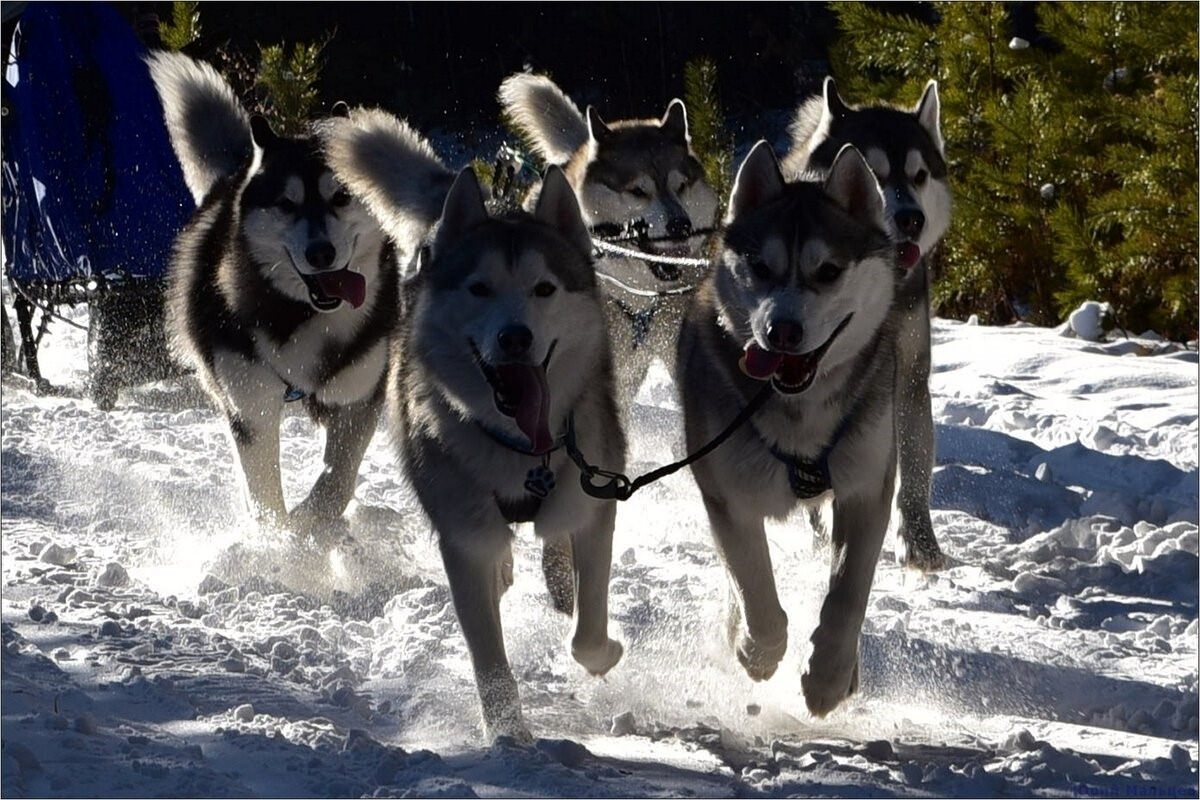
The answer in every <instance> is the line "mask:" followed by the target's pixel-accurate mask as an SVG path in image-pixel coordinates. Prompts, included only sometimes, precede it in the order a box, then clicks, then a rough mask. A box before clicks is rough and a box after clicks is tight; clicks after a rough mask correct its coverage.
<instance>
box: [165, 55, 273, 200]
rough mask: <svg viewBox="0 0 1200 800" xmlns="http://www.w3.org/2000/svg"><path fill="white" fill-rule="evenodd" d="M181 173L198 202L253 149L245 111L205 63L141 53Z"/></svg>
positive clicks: (185, 58)
mask: <svg viewBox="0 0 1200 800" xmlns="http://www.w3.org/2000/svg"><path fill="white" fill-rule="evenodd" d="M146 63H147V64H148V65H149V66H150V76H151V77H152V78H153V79H154V85H155V87H157V89H158V96H159V98H160V99H161V100H162V104H163V111H164V113H165V116H166V120H167V132H168V133H169V134H170V136H171V146H172V147H174V149H175V155H176V157H178V158H179V165H180V166H181V167H182V168H183V179H184V182H185V183H187V187H188V189H189V190H190V191H191V193H192V197H193V198H194V199H195V200H196V204H197V205H199V204H200V203H201V202H202V201H203V200H204V198H205V197H206V196H207V195H208V193H209V190H211V189H212V187H213V186H214V185H215V184H216V183H217V181H219V180H221V179H222V178H226V177H228V176H230V175H232V174H233V173H234V172H236V171H237V170H238V169H239V168H240V167H241V166H242V164H243V162H244V161H245V160H246V159H247V158H248V157H249V156H250V155H251V153H252V152H253V146H252V144H251V138H250V117H249V115H248V114H247V113H246V111H245V109H243V108H242V104H241V103H239V102H238V99H237V96H236V95H235V94H234V93H233V90H232V89H231V88H229V84H227V83H226V82H225V80H224V79H223V78H222V77H221V76H220V75H219V74H217V71H216V70H215V69H213V68H212V67H210V66H209V65H208V64H204V63H201V62H199V61H193V60H192V59H190V58H188V57H187V56H185V55H182V54H181V53H169V52H157V53H154V54H152V55H149V56H147V57H146Z"/></svg>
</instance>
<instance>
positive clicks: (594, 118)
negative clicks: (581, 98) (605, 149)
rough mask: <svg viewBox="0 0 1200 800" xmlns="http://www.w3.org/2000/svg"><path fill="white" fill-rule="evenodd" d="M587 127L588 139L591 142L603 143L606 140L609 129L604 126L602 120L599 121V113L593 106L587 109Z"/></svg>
mask: <svg viewBox="0 0 1200 800" xmlns="http://www.w3.org/2000/svg"><path fill="white" fill-rule="evenodd" d="M587 126H588V138H589V139H591V140H592V141H593V142H603V141H604V140H605V139H607V138H608V135H609V133H611V132H612V131H611V129H610V128H609V127H608V126H607V125H605V124H604V120H602V119H600V112H598V111H596V107H595V106H588V107H587Z"/></svg>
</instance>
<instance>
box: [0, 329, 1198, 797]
mask: <svg viewBox="0 0 1200 800" xmlns="http://www.w3.org/2000/svg"><path fill="white" fill-rule="evenodd" d="M76 319H77V320H79V321H85V320H86V312H83V311H80V312H77V313H76ZM85 338H86V337H85V335H84V334H82V333H81V332H78V331H75V330H73V329H69V328H67V327H65V326H61V325H58V326H55V328H54V330H53V331H52V333H51V334H50V335H49V336H48V338H47V340H46V342H47V344H46V348H45V350H44V355H43V363H44V366H45V370H46V373H47V376H48V377H49V378H50V379H51V381H52V382H53V383H54V384H55V385H57V386H60V387H64V393H63V394H62V395H60V396H37V395H35V394H33V393H31V392H30V391H29V390H28V387H26V386H25V385H24V384H22V383H21V382H20V380H19V379H17V380H15V381H12V382H9V383H7V384H6V385H5V387H4V396H3V459H2V476H0V477H2V481H3V500H2V506H0V510H2V513H3V557H4V566H3V577H4V600H3V641H4V650H3V675H4V682H3V697H2V700H3V745H4V746H3V761H4V763H3V778H2V780H3V784H2V789H3V793H4V794H5V796H13V797H16V796H22V795H28V796H34V795H39V796H40V795H48V796H87V795H93V796H150V795H204V796H238V795H250V796H294V797H304V796H322V795H325V796H361V795H375V796H439V795H440V796H470V795H471V794H477V795H479V796H529V795H534V796H668V795H670V796H678V795H693V796H774V795H778V796H783V795H794V794H805V795H808V794H827V795H879V794H882V795H903V796H929V795H976V796H978V795H999V794H1038V795H1078V794H1087V793H1091V794H1104V795H1111V794H1119V795H1131V794H1142V795H1145V794H1148V793H1155V794H1156V795H1157V796H1195V794H1196V792H1197V763H1196V755H1197V742H1196V740H1197V727H1198V723H1197V639H1198V634H1197V574H1198V570H1197V565H1198V563H1200V562H1198V560H1197V555H1196V554H1197V525H1196V522H1197V397H1196V391H1197V358H1196V353H1195V351H1194V350H1184V349H1181V348H1178V347H1172V346H1169V345H1164V344H1162V343H1158V342H1155V341H1152V340H1149V339H1142V340H1130V341H1125V340H1122V341H1117V342H1111V343H1099V344H1096V343H1087V342H1083V341H1080V340H1076V339H1071V338H1064V337H1062V336H1060V335H1058V334H1057V333H1056V332H1055V331H1050V330H1046V329H1039V328H1031V327H1007V328H989V327H980V326H974V325H966V324H962V323H956V322H950V321H941V320H939V321H936V322H935V325H934V338H935V346H934V352H933V360H934V364H935V374H934V376H933V379H932V388H933V395H934V414H935V418H936V423H937V431H938V467H937V469H936V471H935V476H934V503H933V505H934V522H935V526H936V528H937V531H938V535H939V538H940V539H941V541H942V544H943V547H944V549H945V550H946V552H947V553H948V554H949V555H950V556H951V558H952V559H953V564H952V566H951V567H950V568H948V569H946V570H945V571H943V572H941V573H939V574H937V575H932V576H927V577H926V576H920V575H917V574H915V573H912V572H909V571H906V570H903V569H901V568H899V567H897V566H896V564H895V559H894V554H893V552H892V546H893V544H892V539H891V537H890V536H889V540H888V542H887V544H886V545H885V553H884V555H883V558H882V562H881V565H880V569H879V572H878V574H877V577H876V581H875V588H874V591H873V593H872V597H871V607H870V609H869V611H868V614H867V622H866V625H865V628H864V634H863V643H862V657H863V672H862V693H861V695H859V696H858V697H855V698H853V699H852V700H851V701H850V702H849V703H847V704H846V706H845V707H844V708H842V709H839V710H838V711H837V712H835V713H834V714H833V715H831V716H830V717H829V718H828V719H826V720H814V719H812V718H810V717H809V716H808V714H807V712H806V711H805V710H804V701H803V698H802V696H801V693H800V674H801V672H802V670H803V666H804V663H805V660H806V658H807V655H808V649H809V644H808V636H809V634H810V633H811V631H812V628H813V626H814V625H815V621H816V614H817V610H818V607H819V602H820V599H821V596H822V593H823V590H824V587H825V583H826V581H827V576H828V553H827V551H825V550H823V549H821V548H820V547H818V546H815V545H814V544H813V542H812V537H811V535H810V533H809V532H808V530H807V528H806V526H805V525H804V524H803V523H802V522H800V521H799V515H797V517H796V518H794V519H793V520H790V521H789V522H788V523H787V524H778V525H772V526H770V528H769V533H770V537H771V542H772V549H773V557H774V560H775V568H776V574H777V579H778V583H779V585H780V591H781V595H782V600H783V603H784V607H785V609H786V610H787V611H788V614H789V617H790V643H791V644H790V649H789V652H788V655H787V657H786V658H785V660H784V662H783V664H782V665H781V667H780V669H779V671H778V673H777V674H776V676H775V677H774V678H773V679H772V680H770V681H768V682H766V683H760V684H755V683H753V682H751V681H750V680H749V679H748V678H747V677H746V676H745V675H744V673H743V672H742V670H741V668H740V667H739V666H738V664H737V662H736V660H735V659H734V657H733V656H732V653H731V651H730V648H729V646H728V644H727V643H726V642H725V634H724V619H725V607H726V603H727V594H728V589H727V587H726V582H725V575H724V571H723V568H722V566H721V563H720V561H719V560H718V558H717V557H716V555H715V553H714V550H713V547H712V545H711V543H710V540H709V535H708V531H707V525H706V521H705V517H704V513H703V510H702V507H701V505H700V500H699V495H698V493H697V492H696V489H695V487H694V485H693V483H692V481H691V478H690V476H689V475H688V474H687V473H686V472H683V473H680V474H678V475H675V476H672V477H671V478H669V479H667V480H665V481H663V482H661V483H659V484H655V485H653V486H651V487H648V488H646V489H645V490H643V491H642V492H639V493H638V494H637V495H636V496H635V497H634V499H633V500H631V501H630V502H629V503H627V504H624V505H622V507H621V508H620V511H619V514H618V519H617V533H616V541H615V546H614V554H613V555H614V567H613V578H612V586H611V617H612V620H613V626H614V629H615V630H616V631H617V632H618V635H619V636H620V637H621V638H622V639H623V640H624V642H625V644H626V655H625V659H624V660H623V661H622V662H621V663H620V664H619V665H618V666H617V667H616V668H615V669H614V670H613V671H612V672H611V673H610V674H609V676H608V677H606V678H605V679H592V678H589V677H587V676H586V675H585V674H584V673H583V671H582V670H581V669H580V668H579V667H578V666H577V665H576V664H575V663H574V661H573V660H572V659H571V657H570V655H569V652H568V647H567V645H566V641H567V638H568V632H569V625H570V623H569V620H567V619H566V618H563V617H561V616H559V615H557V614H555V613H554V612H553V611H552V610H551V609H550V607H549V603H548V599H547V598H546V596H545V590H544V588H543V585H542V580H541V575H540V567H539V558H538V548H537V547H536V546H535V543H534V542H533V537H532V533H531V532H530V531H529V530H527V529H521V530H520V531H519V533H518V538H517V545H516V558H517V565H516V567H517V575H516V582H515V585H514V586H513V588H512V589H511V590H510V591H509V593H508V594H507V595H506V596H505V598H504V601H503V605H502V614H503V620H504V626H505V635H506V640H507V643H508V650H509V656H510V659H511V661H512V663H513V668H514V672H515V673H516V675H517V678H518V681H519V683H520V686H521V691H522V700H523V704H524V707H525V709H526V714H527V717H528V721H529V723H530V726H531V727H532V729H533V731H534V733H535V735H537V736H540V737H543V738H540V739H539V740H538V741H537V742H536V744H535V745H534V746H532V747H523V746H520V745H518V744H516V743H514V742H510V741H503V740H502V741H500V742H498V743H495V744H489V743H487V742H485V741H484V739H483V737H482V733H481V731H480V725H479V711H478V700H477V697H476V693H475V688H474V682H473V679H472V675H471V670H470V667H469V661H468V658H467V654H466V649H465V645H464V643H463V641H462V638H461V635H460V634H459V631H458V625H457V622H456V620H455V616H454V611H453V608H452V606H451V604H450V599H449V592H448V589H447V587H446V582H445V577H444V574H443V572H442V567H441V562H440V558H439V556H438V553H437V548H436V546H435V544H434V540H433V538H432V536H431V533H430V530H429V524H428V522H427V520H425V518H424V517H423V515H422V514H421V513H420V510H419V508H418V505H417V503H416V501H415V498H414V496H413V494H412V493H411V491H410V490H409V489H408V487H407V486H406V484H405V482H404V480H403V477H402V476H401V475H400V474H399V472H398V470H397V468H396V461H395V459H394V457H393V453H392V450H391V448H390V447H389V445H388V442H387V437H386V435H385V434H384V433H383V432H382V431H381V432H380V434H379V435H378V436H377V437H376V439H375V441H374V442H373V443H372V446H371V449H370V450H369V452H368V454H367V457H366V460H365V461H364V464H363V467H362V470H361V474H360V480H359V485H358V489H357V493H356V497H357V499H356V502H355V503H353V504H352V505H351V509H350V510H349V511H348V513H347V516H346V520H345V522H344V524H343V525H341V526H339V528H338V529H337V530H335V531H332V532H331V534H330V539H329V541H328V542H324V543H314V542H297V541H294V540H293V539H291V538H290V537H288V536H286V535H284V534H272V533H269V532H260V531H258V530H257V529H256V528H255V527H254V526H253V525H252V524H251V523H250V522H249V520H248V518H247V516H246V514H245V513H244V512H243V511H242V510H241V500H240V497H239V495H238V492H237V489H236V485H237V484H236V481H235V476H234V473H233V469H232V456H231V452H230V448H229V445H228V442H227V439H226V435H225V431H224V422H223V421H222V420H221V419H220V418H219V417H218V415H216V414H215V413H213V412H212V411H211V410H210V409H209V408H208V406H207V404H206V403H205V401H204V399H203V398H202V397H201V396H200V395H199V394H198V393H197V391H196V389H195V388H194V387H191V386H188V385H186V384H183V385H180V384H169V383H163V384H157V385H155V386H152V387H146V388H143V389H141V390H137V391H133V392H127V393H125V394H124V395H123V396H122V400H121V402H120V404H119V405H118V407H117V409H116V410H115V411H113V412H111V413H104V412H101V411H99V410H97V409H96V408H95V407H94V406H93V405H92V403H91V402H90V401H88V400H85V399H81V396H82V394H83V386H84V380H85V377H86V374H85V369H86V367H85V364H86V357H85V352H86V349H85V348H86V341H85ZM638 400H639V403H638V404H637V405H635V406H634V410H633V414H632V416H633V420H632V426H631V430H630V434H631V435H630V439H631V441H632V442H633V453H632V456H633V458H632V463H631V468H632V469H633V470H634V471H641V470H642V469H643V468H645V467H649V466H651V465H653V464H657V463H662V462H663V461H665V460H667V459H668V458H669V457H670V456H671V455H672V452H673V450H674V449H677V448H678V445H679V442H678V439H679V434H678V430H679V422H680V420H679V414H678V410H677V406H676V404H675V401H674V397H673V391H672V388H671V386H670V382H669V381H668V380H667V379H666V376H665V374H663V373H662V372H661V371H659V372H658V373H656V374H652V376H651V379H650V380H649V381H648V382H647V384H646V385H645V386H644V387H643V388H642V391H641V393H640V394H639V396H638ZM321 445H322V442H321V436H320V434H319V432H318V430H317V429H316V428H315V426H314V425H313V424H312V423H311V422H309V421H308V420H307V419H306V418H304V417H302V416H297V415H293V416H289V417H287V418H286V420H285V422H284V425H283V469H284V476H285V491H286V494H287V496H288V500H289V503H295V502H297V501H298V500H299V499H300V498H301V497H303V495H304V493H305V492H306V490H307V488H308V486H309V485H311V483H312V481H313V480H315V478H316V475H317V470H319V468H320V453H321ZM406 793H407V794H406Z"/></svg>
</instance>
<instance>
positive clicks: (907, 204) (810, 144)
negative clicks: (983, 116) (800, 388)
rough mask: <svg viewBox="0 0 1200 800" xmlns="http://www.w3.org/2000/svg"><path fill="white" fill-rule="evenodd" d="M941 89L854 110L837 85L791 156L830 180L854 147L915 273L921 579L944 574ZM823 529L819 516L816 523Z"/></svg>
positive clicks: (908, 376)
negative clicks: (937, 444)
mask: <svg viewBox="0 0 1200 800" xmlns="http://www.w3.org/2000/svg"><path fill="white" fill-rule="evenodd" d="M940 117H941V104H940V102H939V100H938V89H937V83H936V82H935V81H930V82H929V83H928V84H927V85H926V87H925V93H924V94H923V95H922V96H921V100H920V102H919V103H917V105H916V107H915V108H913V109H911V110H910V109H905V108H896V107H893V106H888V105H875V106H849V105H847V104H846V103H845V102H844V101H843V100H842V98H841V97H839V96H838V92H837V87H836V86H835V85H834V83H833V79H832V78H827V79H826V81H825V87H824V91H823V93H822V94H821V96H820V97H814V98H813V99H812V100H810V101H809V102H808V103H806V104H805V105H804V106H802V107H801V108H800V110H799V111H798V112H797V114H796V119H795V121H794V122H793V124H792V127H791V134H792V149H791V152H790V153H789V154H788V156H787V158H786V159H785V160H784V162H783V164H784V172H785V174H788V175H799V174H801V173H805V172H813V171H815V172H825V171H827V170H828V169H829V166H830V164H832V163H833V159H834V157H835V156H836V155H837V153H838V152H839V151H840V150H841V148H842V147H843V146H844V145H846V144H852V145H854V146H855V147H857V148H858V149H859V150H860V151H861V152H862V153H863V155H864V156H865V157H866V159H867V163H868V164H869V165H870V166H871V169H872V170H873V171H874V173H875V177H876V178H877V179H878V180H879V182H880V184H881V185H882V186H883V192H884V197H885V199H886V202H887V216H888V220H889V222H890V224H891V226H892V231H893V235H894V236H895V238H896V239H897V240H898V241H899V242H901V244H900V245H899V251H898V255H899V257H900V259H901V262H902V265H903V266H905V267H906V272H905V277H904V280H902V281H901V283H900V287H899V293H898V295H897V304H898V305H899V306H900V308H901V313H900V316H899V329H898V331H897V336H896V344H897V351H896V433H897V436H898V437H899V447H900V488H899V503H898V504H899V506H900V529H899V540H900V542H901V543H902V556H901V557H902V560H903V561H905V562H906V563H908V565H909V566H912V567H916V568H918V569H922V570H935V569H938V568H940V567H942V566H943V565H944V564H945V556H944V555H943V554H942V551H941V548H939V547H938V543H937V539H936V538H935V536H934V532H933V524H932V522H931V521H930V517H929V484H930V476H931V471H932V469H933V459H934V435H933V416H932V411H931V408H930V398H929V366H930V341H929V315H930V305H929V281H930V263H931V261H930V254H931V253H932V251H933V249H934V248H935V247H936V246H937V245H938V243H939V242H940V241H941V240H942V236H944V235H945V233H946V229H947V228H948V227H949V225H950V205H951V204H950V186H949V183H948V180H947V178H948V176H947V174H946V156H945V144H944V142H943V141H942V132H941V123H940ZM813 520H814V522H815V523H816V524H817V526H818V527H820V525H821V524H822V521H821V516H820V514H819V513H817V514H813Z"/></svg>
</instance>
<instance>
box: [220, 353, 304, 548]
mask: <svg viewBox="0 0 1200 800" xmlns="http://www.w3.org/2000/svg"><path fill="white" fill-rule="evenodd" d="M215 362H216V363H215V366H216V370H215V372H216V375H215V381H214V383H215V384H216V386H217V387H219V389H220V391H221V392H222V393H223V394H224V395H225V396H224V397H223V398H221V400H222V404H223V405H224V409H225V415H226V418H227V419H228V421H229V432H230V436H231V437H232V439H233V444H234V450H235V451H236V452H237V456H238V462H239V464H240V465H241V468H242V481H243V483H242V486H243V489H244V490H245V494H246V498H247V501H248V503H249V506H250V513H251V514H253V515H254V517H255V518H256V519H258V520H259V521H260V522H268V523H272V524H280V523H282V522H283V521H284V520H285V519H286V516H287V512H286V509H285V508H284V504H283V480H282V478H281V476H280V472H279V418H280V415H281V413H282V411H283V385H282V384H281V383H280V382H279V379H278V378H277V377H276V376H275V375H274V374H272V373H271V372H269V371H268V370H265V369H262V368H260V367H258V366H256V365H254V364H252V363H251V362H249V361H247V360H245V359H243V358H241V357H240V356H236V355H230V354H218V357H217V358H216V359H215Z"/></svg>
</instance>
